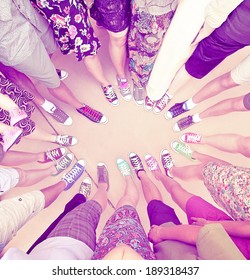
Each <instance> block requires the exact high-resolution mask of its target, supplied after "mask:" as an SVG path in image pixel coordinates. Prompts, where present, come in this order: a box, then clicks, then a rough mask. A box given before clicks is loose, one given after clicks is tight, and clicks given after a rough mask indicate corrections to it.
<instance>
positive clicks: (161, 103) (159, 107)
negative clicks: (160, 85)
mask: <svg viewBox="0 0 250 280" xmlns="http://www.w3.org/2000/svg"><path fill="white" fill-rule="evenodd" d="M169 100H170V98H169V96H168V95H167V93H165V94H164V95H163V96H162V98H161V99H159V100H157V101H156V102H155V106H154V110H153V112H154V113H155V114H159V113H161V112H162V111H163V110H164V109H165V108H166V106H167V104H168V102H169Z"/></svg>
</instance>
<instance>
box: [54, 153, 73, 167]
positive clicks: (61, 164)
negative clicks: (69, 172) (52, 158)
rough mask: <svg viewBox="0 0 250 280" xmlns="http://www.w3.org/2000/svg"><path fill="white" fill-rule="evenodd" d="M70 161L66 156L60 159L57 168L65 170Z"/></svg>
mask: <svg viewBox="0 0 250 280" xmlns="http://www.w3.org/2000/svg"><path fill="white" fill-rule="evenodd" d="M70 161H71V160H70V158H68V157H67V156H65V157H62V158H61V159H60V160H59V161H58V163H57V166H59V167H60V168H62V169H65V168H67V167H68V164H69V163H70Z"/></svg>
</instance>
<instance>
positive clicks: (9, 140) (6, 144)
mask: <svg viewBox="0 0 250 280" xmlns="http://www.w3.org/2000/svg"><path fill="white" fill-rule="evenodd" d="M22 132H23V130H22V129H21V128H19V127H13V128H12V129H10V130H5V131H4V132H3V133H2V137H3V150H4V151H5V152H7V151H8V150H9V149H10V148H11V147H12V146H13V145H14V144H15V143H16V141H17V139H18V137H19V136H20V135H21V134H22Z"/></svg>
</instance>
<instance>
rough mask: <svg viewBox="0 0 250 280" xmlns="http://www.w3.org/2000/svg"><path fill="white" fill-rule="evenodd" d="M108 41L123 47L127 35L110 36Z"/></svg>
mask: <svg viewBox="0 0 250 280" xmlns="http://www.w3.org/2000/svg"><path fill="white" fill-rule="evenodd" d="M110 43H111V44H112V45H114V46H116V47H119V48H121V47H123V46H125V45H126V43H127V35H123V36H119V37H114V36H110Z"/></svg>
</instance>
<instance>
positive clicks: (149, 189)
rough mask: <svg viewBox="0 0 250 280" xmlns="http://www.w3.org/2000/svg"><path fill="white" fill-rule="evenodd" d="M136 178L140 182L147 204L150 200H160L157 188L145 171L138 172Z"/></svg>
mask: <svg viewBox="0 0 250 280" xmlns="http://www.w3.org/2000/svg"><path fill="white" fill-rule="evenodd" d="M138 176H139V178H140V180H141V185H142V191H143V194H144V198H145V200H146V202H147V203H149V202H150V201H151V200H154V199H155V200H162V195H161V193H160V192H159V190H158V188H157V186H156V185H155V184H154V183H153V182H152V181H151V180H150V178H149V177H148V175H147V173H146V172H145V171H139V173H138Z"/></svg>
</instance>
